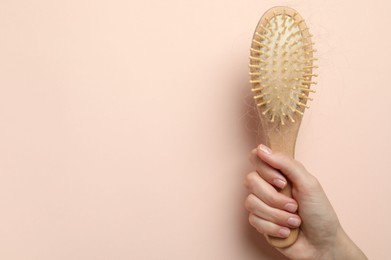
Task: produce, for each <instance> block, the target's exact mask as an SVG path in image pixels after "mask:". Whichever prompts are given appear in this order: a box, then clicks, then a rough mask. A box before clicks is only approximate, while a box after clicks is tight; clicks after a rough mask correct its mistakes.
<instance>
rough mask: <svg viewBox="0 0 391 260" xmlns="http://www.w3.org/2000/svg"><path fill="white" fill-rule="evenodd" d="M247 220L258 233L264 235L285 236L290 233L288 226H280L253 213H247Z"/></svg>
mask: <svg viewBox="0 0 391 260" xmlns="http://www.w3.org/2000/svg"><path fill="white" fill-rule="evenodd" d="M248 221H249V222H250V224H251V226H253V227H254V228H255V229H256V230H257V231H258V232H259V233H261V234H264V235H268V236H274V237H281V238H285V237H288V236H289V234H290V230H289V228H287V227H281V226H279V225H276V224H274V223H272V222H270V221H267V220H264V219H261V218H259V217H257V216H255V215H254V214H250V215H249V217H248Z"/></svg>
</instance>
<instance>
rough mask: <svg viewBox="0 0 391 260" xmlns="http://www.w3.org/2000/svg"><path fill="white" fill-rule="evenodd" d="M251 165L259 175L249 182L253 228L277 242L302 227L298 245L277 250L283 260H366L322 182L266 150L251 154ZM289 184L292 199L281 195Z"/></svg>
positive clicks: (251, 176)
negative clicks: (347, 231)
mask: <svg viewBox="0 0 391 260" xmlns="http://www.w3.org/2000/svg"><path fill="white" fill-rule="evenodd" d="M250 161H251V162H252V164H253V165H254V167H255V169H256V171H254V172H251V173H249V174H248V175H247V177H246V181H245V184H246V187H247V189H248V190H249V192H250V195H249V196H248V197H247V198H246V201H245V207H246V209H247V210H248V211H249V212H250V214H249V222H250V224H251V225H252V226H254V228H256V229H257V231H258V232H259V233H261V234H264V235H271V236H275V237H287V236H288V235H289V232H290V228H296V227H300V233H299V237H298V239H297V241H296V243H294V244H293V245H292V246H290V247H287V248H279V249H278V250H279V251H280V252H281V253H282V254H284V255H285V256H287V257H288V258H291V259H311V260H312V259H343V260H349V259H352V260H360V259H367V258H366V256H365V255H364V254H363V253H362V251H361V250H360V249H359V248H358V247H357V246H356V245H355V244H354V243H353V242H352V241H351V240H350V238H349V237H348V236H347V235H346V233H345V232H344V231H343V229H342V227H341V225H340V223H339V221H338V218H337V215H336V213H335V211H334V209H333V207H332V206H331V204H330V202H329V200H328V199H327V196H326V194H325V193H324V191H323V189H322V186H321V185H320V183H319V182H318V180H317V179H316V178H315V177H314V176H313V175H311V174H310V173H309V172H308V171H307V170H306V169H305V168H304V166H303V165H302V164H301V163H299V162H298V161H296V160H294V159H293V158H291V157H288V156H286V155H283V154H281V153H277V152H276V153H273V152H272V151H271V150H270V148H268V147H266V146H264V145H260V146H259V147H258V149H254V150H253V151H252V152H251V153H250ZM287 180H289V181H290V182H291V184H292V196H293V198H289V197H287V196H285V195H283V194H281V193H279V192H278V189H281V188H283V187H284V186H285V185H286V183H287Z"/></svg>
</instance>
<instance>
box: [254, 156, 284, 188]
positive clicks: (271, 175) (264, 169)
mask: <svg viewBox="0 0 391 260" xmlns="http://www.w3.org/2000/svg"><path fill="white" fill-rule="evenodd" d="M249 157H250V161H251V163H252V164H253V165H254V168H255V169H256V171H257V172H258V173H259V175H260V176H261V177H262V178H263V179H264V180H266V181H267V182H268V183H270V184H272V185H273V186H275V187H277V188H280V189H283V188H284V187H285V185H286V184H287V181H286V179H285V177H284V176H283V175H282V174H281V173H280V172H279V171H278V170H276V169H274V168H272V167H271V166H270V165H268V164H267V163H265V162H263V161H262V160H261V159H260V158H259V157H258V155H257V149H253V150H252V151H251V152H250V156H249Z"/></svg>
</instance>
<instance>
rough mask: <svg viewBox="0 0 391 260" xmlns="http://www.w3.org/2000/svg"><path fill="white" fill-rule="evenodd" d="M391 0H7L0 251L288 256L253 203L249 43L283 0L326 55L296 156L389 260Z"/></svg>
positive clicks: (56, 255) (0, 64) (2, 42)
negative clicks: (251, 211) (261, 231)
mask: <svg viewBox="0 0 391 260" xmlns="http://www.w3.org/2000/svg"><path fill="white" fill-rule="evenodd" d="M390 3H391V2H390V1H388V0H382V1H380V0H377V1H340V0H330V1H321V0H318V1H315V0H313V1H233V0H232V1H231V0H230V1H227V0H216V1H211V0H207V1H206V0H198V1H175V0H168V1H158V0H154V1H152V0H150V1H119V0H115V1H112V0H111V1H109V0H107V1H92V0H71V1H49V0H46V1H43V0H41V1H20V0H14V1H1V2H0V33H1V38H0V259H7V260H14V259H15V260H16V259H17V260H22V259H23V260H32V259H33V260H35V259H37V260H53V259H56V260H69V259H72V260H73V259H83V260H84V259H93V260H95V259H96V260H99V259H102V260H103V259H105V260H106V259H116V260H122V259H137V260H138V259H141V260H155V259H170V260H173V259H177V260H179V259H181V260H182V259H186V260H193V259H194V260H199V259H217V260H223V259H224V260H237V259H243V260H244V259H246V260H247V259H248V260H251V259H253V260H255V259H257V260H258V259H284V258H283V257H280V256H279V254H278V253H277V252H276V251H275V250H274V249H272V248H270V247H269V246H267V245H266V244H265V243H264V240H263V238H262V237H261V236H260V235H258V234H257V233H256V232H255V231H253V230H252V228H251V227H250V226H249V225H248V223H247V213H246V212H245V210H244V208H243V200H244V198H245V196H246V193H245V190H244V187H243V177H244V176H245V175H246V173H248V172H249V171H251V170H252V168H251V166H250V165H249V163H248V161H247V154H248V152H249V150H250V149H251V148H253V147H254V146H255V145H256V141H255V133H254V130H253V129H254V128H252V127H253V126H251V123H249V121H251V118H250V117H249V116H248V113H247V112H248V109H249V105H251V103H248V95H249V91H248V89H249V87H250V86H249V84H248V83H247V82H248V76H247V73H248V68H247V63H248V55H249V46H250V41H251V37H252V33H253V29H254V27H255V25H256V23H257V22H258V19H259V18H260V16H261V15H262V13H263V12H264V11H266V10H267V9H268V8H270V7H272V6H274V5H290V6H291V7H293V8H296V9H297V10H298V11H300V12H301V14H302V15H303V17H305V18H306V21H307V23H308V26H309V27H310V28H311V32H312V33H313V34H314V35H315V37H314V41H315V42H316V48H317V49H318V57H319V59H320V61H319V65H320V69H319V70H318V72H319V74H320V77H319V80H318V81H319V84H318V86H317V89H318V92H317V94H315V95H314V98H315V100H314V101H313V102H312V103H311V109H310V110H308V111H307V112H306V114H305V117H304V121H303V124H302V127H301V132H300V135H299V139H298V144H297V150H296V154H297V158H298V159H299V160H300V161H302V162H303V163H304V164H305V165H306V166H307V168H308V169H309V170H310V171H312V172H313V173H314V174H315V175H316V176H318V178H319V179H320V181H321V182H322V183H323V185H324V188H325V190H326V192H327V193H328V195H329V197H330V200H331V201H332V203H333V204H334V206H335V209H336V211H337V212H338V215H339V217H340V220H341V222H342V224H343V226H344V227H345V229H346V231H347V232H348V233H349V234H350V235H351V237H352V238H353V240H354V241H356V242H357V244H358V245H359V246H360V247H361V248H362V249H363V250H364V251H365V252H366V254H367V255H368V256H369V257H370V258H371V259H388V251H389V248H387V246H389V245H390V240H389V235H390V232H391V221H390V219H391V210H390V205H391V203H390V198H391V189H390V182H391V177H390V173H391V172H390V169H391V167H390V150H391V141H390V132H391V124H390V112H391V102H390V101H391V87H390V86H391V84H390V78H391V73H390V68H391V51H390V49H391V48H390V46H391V37H390V28H389V25H390V24H391V16H390V14H389V10H390V9H391V4H390Z"/></svg>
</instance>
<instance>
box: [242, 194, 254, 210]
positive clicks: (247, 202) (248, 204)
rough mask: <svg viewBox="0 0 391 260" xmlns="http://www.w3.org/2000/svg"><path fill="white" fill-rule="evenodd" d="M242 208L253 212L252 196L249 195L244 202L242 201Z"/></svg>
mask: <svg viewBox="0 0 391 260" xmlns="http://www.w3.org/2000/svg"><path fill="white" fill-rule="evenodd" d="M244 206H245V207H246V209H247V210H248V211H250V212H254V210H255V198H254V195H253V194H250V195H248V196H247V198H246V200H245V201H244Z"/></svg>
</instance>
